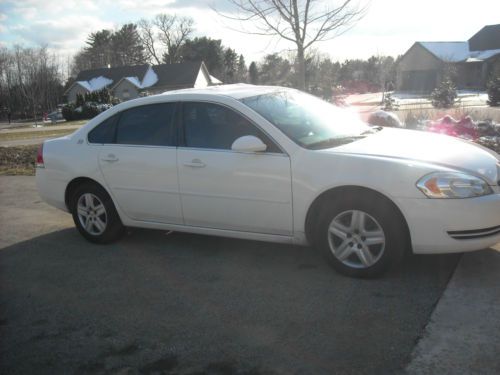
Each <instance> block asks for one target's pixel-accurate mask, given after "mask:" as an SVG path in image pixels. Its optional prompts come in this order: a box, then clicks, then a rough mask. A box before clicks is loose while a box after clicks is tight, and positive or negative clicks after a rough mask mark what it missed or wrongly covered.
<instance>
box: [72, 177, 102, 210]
mask: <svg viewBox="0 0 500 375" xmlns="http://www.w3.org/2000/svg"><path fill="white" fill-rule="evenodd" d="M88 183H90V184H95V185H97V186H100V187H102V188H103V189H104V187H103V186H102V185H101V184H100V183H99V182H97V181H95V180H93V179H91V178H88V177H77V178H75V179H73V180H71V181H70V183H69V184H68V186H66V192H65V193H64V203H66V207H67V208H68V210H69V211H70V212H71V204H70V203H71V202H70V199H71V196H72V195H73V192H74V191H75V189H76V188H77V187H78V186H81V185H82V184H88ZM104 190H106V189H104Z"/></svg>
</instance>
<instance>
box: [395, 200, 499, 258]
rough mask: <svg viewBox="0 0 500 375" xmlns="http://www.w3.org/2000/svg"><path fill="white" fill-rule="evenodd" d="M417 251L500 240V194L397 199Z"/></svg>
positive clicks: (461, 247)
mask: <svg viewBox="0 0 500 375" xmlns="http://www.w3.org/2000/svg"><path fill="white" fill-rule="evenodd" d="M396 202H397V204H398V205H399V207H400V208H401V210H402V212H403V214H404V216H405V218H406V221H407V223H408V227H409V229H410V235H411V242H412V247H413V252H414V253H416V254H436V253H457V252H465V251H474V250H481V249H485V248H488V247H491V246H493V245H495V244H496V243H499V242H500V194H492V195H487V196H484V197H478V198H469V199H427V198H423V199H398V200H396Z"/></svg>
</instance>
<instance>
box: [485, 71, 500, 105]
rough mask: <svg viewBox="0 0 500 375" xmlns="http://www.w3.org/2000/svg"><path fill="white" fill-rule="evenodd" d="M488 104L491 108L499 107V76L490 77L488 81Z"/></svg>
mask: <svg viewBox="0 0 500 375" xmlns="http://www.w3.org/2000/svg"><path fill="white" fill-rule="evenodd" d="M487 89H488V104H489V105H490V106H492V107H498V106H500V76H497V77H492V78H491V79H490V80H489V81H488V85H487Z"/></svg>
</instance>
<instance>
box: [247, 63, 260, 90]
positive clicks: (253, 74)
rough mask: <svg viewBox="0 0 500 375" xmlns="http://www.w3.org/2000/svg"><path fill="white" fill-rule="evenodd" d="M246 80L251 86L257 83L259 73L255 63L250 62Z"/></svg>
mask: <svg viewBox="0 0 500 375" xmlns="http://www.w3.org/2000/svg"><path fill="white" fill-rule="evenodd" d="M248 80H249V81H250V83H251V84H252V85H257V84H258V83H259V71H258V70H257V64H256V63H255V61H252V63H251V64H250V66H249V68H248Z"/></svg>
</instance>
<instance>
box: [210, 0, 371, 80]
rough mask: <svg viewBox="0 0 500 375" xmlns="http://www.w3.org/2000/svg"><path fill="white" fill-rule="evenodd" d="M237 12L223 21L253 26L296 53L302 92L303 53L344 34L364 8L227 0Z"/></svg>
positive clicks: (318, 0)
mask: <svg viewBox="0 0 500 375" xmlns="http://www.w3.org/2000/svg"><path fill="white" fill-rule="evenodd" d="M228 1H229V2H230V3H231V4H232V5H233V6H234V7H235V8H236V10H237V14H236V15H235V16H233V15H229V14H222V13H220V12H218V13H219V14H222V15H223V16H224V17H226V18H229V19H233V20H238V21H242V22H245V23H246V22H252V24H253V31H251V33H253V34H258V35H268V36H269V35H271V36H278V37H279V38H282V39H285V40H287V41H289V42H292V43H294V44H295V46H296V50H297V73H298V86H299V88H301V89H304V88H305V84H306V82H305V57H304V56H305V52H306V50H307V49H308V48H309V47H311V45H313V44H314V43H316V42H319V41H325V40H329V39H333V38H335V37H337V36H339V35H340V34H342V33H344V32H345V31H347V30H348V29H349V28H350V27H352V26H353V25H354V24H355V23H356V22H357V21H359V20H360V19H361V18H362V17H363V16H364V14H365V12H366V7H360V6H359V5H357V4H353V1H352V0H344V1H342V2H340V3H337V4H334V2H333V1H324V0H288V1H286V0H228Z"/></svg>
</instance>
